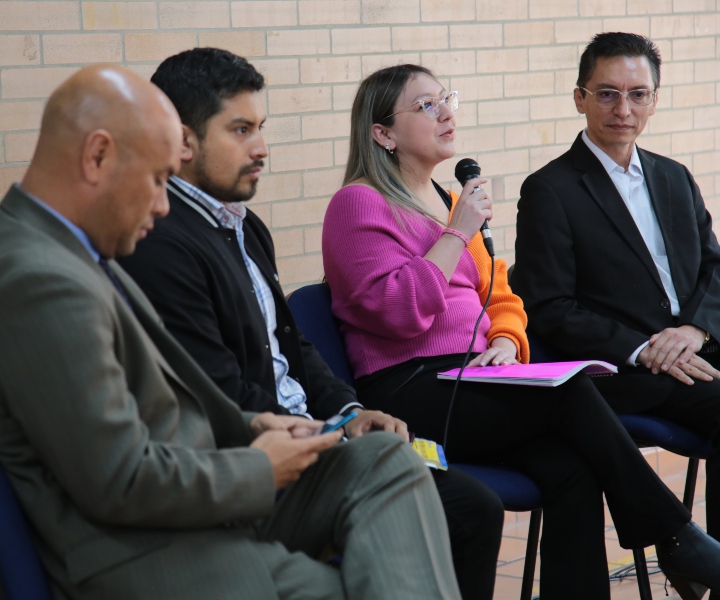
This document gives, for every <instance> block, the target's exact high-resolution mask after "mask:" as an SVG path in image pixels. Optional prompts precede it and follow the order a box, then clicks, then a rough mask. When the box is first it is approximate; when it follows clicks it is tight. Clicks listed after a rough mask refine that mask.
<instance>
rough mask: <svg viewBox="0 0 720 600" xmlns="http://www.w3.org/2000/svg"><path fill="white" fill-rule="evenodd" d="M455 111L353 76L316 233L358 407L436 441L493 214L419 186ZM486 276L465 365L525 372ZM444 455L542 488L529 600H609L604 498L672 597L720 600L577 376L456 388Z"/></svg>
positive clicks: (418, 78) (427, 77)
mask: <svg viewBox="0 0 720 600" xmlns="http://www.w3.org/2000/svg"><path fill="white" fill-rule="evenodd" d="M457 107H458V94H457V92H454V91H447V90H445V89H444V87H443V86H442V84H441V83H440V82H439V81H438V80H437V79H435V77H434V76H433V74H432V73H431V72H430V71H428V70H427V69H424V68H422V67H419V66H416V65H400V66H396V67H389V68H386V69H382V70H380V71H377V72H375V73H373V74H372V75H370V76H369V77H368V78H366V79H365V80H364V81H363V83H362V85H361V86H360V88H359V90H358V93H357V96H356V98H355V101H354V104H353V109H352V117H351V119H352V124H351V134H350V153H349V158H348V164H347V167H346V171H345V180H344V187H343V188H342V189H341V190H339V191H338V192H337V193H336V194H335V196H334V197H333V199H332V201H331V202H330V205H329V207H328V210H327V213H326V216H325V223H324V227H323V261H324V267H325V274H326V277H327V281H328V283H329V285H330V289H331V291H332V306H333V312H334V314H335V316H336V317H337V318H338V319H339V320H340V321H341V331H342V333H343V335H344V338H345V343H346V346H347V350H348V356H349V359H350V362H351V365H352V367H353V369H354V371H355V377H356V384H357V389H358V395H359V398H360V400H361V402H363V404H364V405H365V406H368V407H370V408H377V409H382V410H384V411H386V412H389V413H391V414H393V415H396V416H397V417H399V418H401V419H403V420H404V421H406V422H407V423H408V426H409V428H410V429H411V430H412V431H414V432H415V433H416V434H417V435H418V436H420V437H424V438H428V439H432V440H436V441H438V442H442V441H443V439H445V434H446V420H447V419H448V411H449V408H450V401H451V396H452V392H453V386H454V382H452V381H445V380H439V379H437V373H438V372H440V371H445V370H447V369H451V368H455V367H459V366H461V364H462V361H463V358H464V356H465V353H466V352H467V351H468V349H469V345H470V343H471V339H472V338H473V329H474V327H475V323H476V320H477V319H478V316H479V315H480V314H481V311H482V305H483V304H484V303H485V302H486V300H487V298H488V291H489V288H490V280H491V275H492V270H491V261H490V258H489V257H488V255H487V253H486V252H485V250H484V249H483V247H482V241H481V236H480V235H479V234H478V230H479V229H480V227H481V225H482V224H483V222H484V221H485V220H486V219H490V218H491V217H492V206H491V201H490V199H489V197H488V195H487V194H486V193H485V191H484V190H483V189H482V187H481V185H482V184H483V183H485V181H486V180H483V179H480V178H475V179H471V180H470V181H468V182H467V183H466V184H465V185H464V187H463V191H462V194H461V195H460V197H459V199H458V198H457V197H454V198H452V200H455V202H454V204H453V205H452V207H449V206H448V204H450V202H451V198H450V197H449V196H448V194H447V193H446V192H445V191H444V190H442V189H441V188H439V187H438V186H437V185H435V184H434V182H433V180H432V173H433V170H434V169H435V167H436V166H437V165H438V164H440V163H441V162H443V161H445V160H448V159H451V158H452V157H453V156H454V155H455V134H456V132H455V111H456V110H457ZM494 279H495V281H494V291H493V293H492V296H491V300H490V303H489V306H488V308H487V313H486V314H485V315H484V316H483V318H482V320H481V321H480V324H479V329H478V333H477V337H476V338H475V341H474V344H473V347H472V349H471V350H472V356H473V358H472V360H471V362H470V365H488V364H494V365H497V364H511V363H515V362H518V361H520V362H527V361H528V358H529V356H528V354H529V353H528V345H527V338H526V336H525V332H524V330H525V325H526V317H525V314H524V312H523V310H522V303H521V301H520V300H519V299H518V298H517V297H516V296H514V295H513V294H512V292H511V290H510V288H509V286H508V283H507V274H506V270H505V265H504V263H503V262H502V261H498V264H497V265H496V266H495V274H494ZM446 451H447V457H448V459H449V461H451V462H452V461H457V462H482V463H489V464H492V463H496V464H502V465H507V466H512V467H515V468H517V469H519V470H521V471H524V472H525V473H527V474H528V475H529V476H530V477H531V478H532V479H533V480H534V481H535V482H536V483H537V484H538V486H539V487H540V488H541V489H542V492H543V499H544V505H543V508H544V527H543V536H542V541H541V558H542V561H541V570H540V573H541V587H542V597H543V600H557V599H567V600H577V598H583V599H584V600H595V599H597V600H608V599H609V598H610V589H609V583H608V572H607V560H606V557H605V547H604V513H603V503H602V494H603V493H604V494H605V496H606V498H607V502H608V506H609V508H610V512H611V514H612V517H613V521H614V523H615V526H616V528H617V532H618V537H619V540H620V544H621V545H622V546H623V547H624V548H640V547H645V546H649V545H651V544H657V545H658V555H659V557H660V560H661V565H662V567H663V570H664V571H665V573H666V575H667V576H668V578H669V579H670V581H671V583H673V585H674V586H675V587H676V589H677V590H678V591H679V592H681V594H682V597H683V598H684V599H686V600H690V599H693V600H694V599H695V598H697V597H698V596H697V595H693V594H694V592H693V590H692V585H693V583H694V582H700V583H701V584H704V586H706V587H711V588H712V589H714V590H717V591H720V544H718V543H717V542H715V540H713V539H712V538H709V537H708V536H707V535H706V534H704V533H703V532H702V531H701V530H700V529H699V528H698V527H697V526H695V525H694V524H692V523H691V522H690V514H689V512H688V511H687V510H686V509H685V508H684V507H683V505H682V504H681V503H680V502H679V501H678V500H677V498H676V497H675V496H674V494H673V493H672V492H671V491H670V490H668V489H667V487H666V486H665V485H664V484H663V483H662V482H661V481H660V480H659V479H658V477H657V476H656V475H655V473H654V472H653V471H652V469H650V467H649V466H648V464H647V462H646V461H645V459H644V458H643V457H642V455H641V454H640V452H639V451H638V450H637V448H636V446H635V444H634V443H633V441H632V439H631V438H630V437H629V435H628V434H627V432H626V431H625V430H624V429H623V427H622V425H621V424H620V423H619V421H618V420H617V418H616V417H615V415H614V414H613V413H612V411H611V410H610V408H609V407H608V406H607V404H606V403H605V401H604V400H603V398H602V397H601V396H600V394H599V393H598V392H597V391H596V389H595V387H594V385H593V384H592V382H591V381H590V380H589V378H588V377H586V376H585V375H582V374H581V375H578V376H575V377H573V378H572V379H571V380H570V381H568V382H567V383H565V384H563V385H562V386H560V387H558V388H537V387H525V386H512V385H497V384H484V383H461V384H460V386H459V391H458V394H457V399H456V401H455V404H454V406H453V408H452V415H450V418H449V427H448V428H447V448H446ZM678 544H679V545H678ZM688 553H690V554H693V553H695V558H693V557H689V554H688ZM697 556H700V557H702V559H698V558H697Z"/></svg>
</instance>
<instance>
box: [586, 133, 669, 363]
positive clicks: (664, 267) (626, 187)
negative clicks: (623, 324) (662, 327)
mask: <svg viewBox="0 0 720 600" xmlns="http://www.w3.org/2000/svg"><path fill="white" fill-rule="evenodd" d="M582 139H583V142H585V144H586V145H587V147H588V148H590V151H591V152H592V153H593V154H594V155H595V156H597V158H598V160H599V161H600V162H601V163H602V166H603V167H604V168H605V170H606V171H607V174H608V175H609V176H610V179H612V182H613V183H614V184H615V187H616V188H617V191H618V193H619V194H620V196H621V197H622V199H623V202H625V206H627V208H628V210H629V211H630V214H631V215H632V218H633V220H634V221H635V225H636V226H637V228H638V230H639V231H640V235H641V236H642V238H643V240H644V241H645V245H646V246H647V249H648V251H649V252H650V255H651V256H652V259H653V262H654V263H655V267H656V268H657V270H658V275H660V281H661V282H662V284H663V288H664V289H665V294H666V295H667V297H668V300H670V310H671V312H672V314H673V316H675V317H677V316H678V315H679V314H680V303H679V302H678V298H677V292H676V291H675V286H674V285H673V280H672V275H671V274H670V263H669V262H668V257H667V250H666V249H665V240H664V239H663V236H662V231H660V225H659V224H658V220H657V216H656V215H655V211H654V210H653V207H652V203H651V202H650V192H648V187H647V183H646V181H645V175H644V173H643V169H642V164H641V163H640V157H639V156H638V151H637V146H634V147H633V153H632V157H631V158H630V167H629V168H628V170H627V171H625V169H624V168H623V167H621V166H620V165H618V164H617V163H616V162H615V161H614V160H613V159H612V158H610V157H609V156H608V155H607V154H606V153H605V152H603V151H602V150H601V149H600V148H599V147H598V146H596V145H595V144H594V143H593V142H592V141H591V140H590V138H589V137H588V135H587V129H586V130H585V131H583V133H582ZM647 345H648V342H645V343H644V344H642V345H641V346H640V347H639V348H637V349H636V350H635V352H633V353H632V354H631V355H630V357H629V358H628V360H627V363H628V364H629V365H632V366H634V365H635V364H636V361H637V356H638V354H640V352H641V351H642V349H643V348H644V347H645V346H647Z"/></svg>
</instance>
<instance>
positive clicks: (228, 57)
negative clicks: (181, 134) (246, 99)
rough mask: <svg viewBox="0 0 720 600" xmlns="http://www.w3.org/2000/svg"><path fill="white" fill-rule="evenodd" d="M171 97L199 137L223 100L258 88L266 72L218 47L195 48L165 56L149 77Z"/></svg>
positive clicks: (185, 120)
mask: <svg viewBox="0 0 720 600" xmlns="http://www.w3.org/2000/svg"><path fill="white" fill-rule="evenodd" d="M150 81H152V82H153V83H154V84H155V85H156V86H158V87H159V88H160V89H161V90H162V91H163V92H165V94H166V95H167V96H168V98H170V100H171V101H172V103H173V104H174V105H175V108H176V109H177V111H178V114H179V115H180V120H181V121H182V122H183V124H184V125H187V126H188V127H189V128H190V129H192V130H193V131H194V132H195V134H196V135H197V136H198V138H199V139H200V140H202V139H203V138H204V137H205V132H206V130H207V122H208V120H209V119H210V118H211V117H212V116H214V115H216V114H217V113H219V112H220V110H221V109H222V101H223V100H225V99H227V98H232V97H234V96H236V95H237V94H239V93H240V92H253V91H254V92H258V91H260V90H261V89H262V88H263V86H264V85H265V79H264V78H263V76H262V75H261V74H260V73H258V72H257V71H256V70H255V67H253V66H252V65H251V64H250V63H249V62H248V61H247V60H245V59H244V58H242V57H241V56H237V55H235V54H233V53H232V52H228V51H227V50H220V49H219V48H193V49H192V50H186V51H184V52H180V54H176V55H175V56H171V57H170V58H166V59H165V60H164V61H163V62H162V63H160V66H159V67H158V68H157V70H156V71H155V73H154V74H153V76H152V77H151V78H150Z"/></svg>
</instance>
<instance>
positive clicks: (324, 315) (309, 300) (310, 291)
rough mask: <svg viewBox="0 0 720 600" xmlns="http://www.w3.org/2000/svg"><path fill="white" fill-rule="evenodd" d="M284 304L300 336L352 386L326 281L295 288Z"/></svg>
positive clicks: (350, 370) (332, 369)
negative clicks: (291, 315)
mask: <svg viewBox="0 0 720 600" xmlns="http://www.w3.org/2000/svg"><path fill="white" fill-rule="evenodd" d="M288 304H289V305H290V310H291V311H292V313H293V317H295V322H296V323H297V326H298V327H299V328H300V331H301V332H302V334H303V336H304V337H305V338H306V339H307V340H309V341H310V342H312V344H313V346H315V348H316V349H317V351H318V352H319V353H320V356H322V358H323V360H324V361H325V362H326V363H327V365H328V366H329V367H330V370H331V371H332V372H333V374H334V375H335V377H339V378H340V379H342V380H344V381H345V382H346V383H348V384H350V385H354V378H353V374H352V369H351V368H350V363H349V362H348V358H347V353H346V352H345V343H344V342H343V339H342V335H340V330H339V329H338V324H337V321H336V320H335V318H334V317H333V315H332V300H331V298H330V288H329V287H328V286H327V284H325V283H314V284H311V285H306V286H305V287H301V288H300V289H297V290H295V291H294V292H292V294H290V297H289V298H288Z"/></svg>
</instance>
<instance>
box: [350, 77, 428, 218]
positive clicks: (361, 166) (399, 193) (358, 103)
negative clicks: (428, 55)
mask: <svg viewBox="0 0 720 600" xmlns="http://www.w3.org/2000/svg"><path fill="white" fill-rule="evenodd" d="M420 74H425V75H429V76H430V77H432V78H433V79H435V75H434V74H433V73H432V71H430V70H429V69H426V68H425V67H421V66H419V65H411V64H406V65H397V66H394V67H387V68H385V69H380V70H379V71H375V72H374V73H372V74H371V75H368V76H367V77H366V78H365V80H364V81H363V82H362V83H361V84H360V88H359V89H358V91H357V94H356V95H355V100H354V101H353V106H352V113H351V116H350V153H349V155H348V161H347V166H346V167H345V178H344V180H343V185H348V184H350V183H352V182H353V181H356V180H358V179H364V180H365V181H366V182H367V183H368V184H369V185H371V186H372V187H374V188H375V189H376V190H377V191H378V192H380V193H381V194H382V195H383V196H384V197H385V199H386V200H387V202H388V204H390V208H391V209H392V211H393V214H394V215H395V218H396V219H397V220H398V222H399V223H400V224H402V220H401V219H400V213H399V211H398V209H400V210H403V211H408V212H419V213H421V214H422V215H424V216H426V217H427V218H429V219H431V220H433V221H437V218H436V217H435V216H434V215H433V214H431V213H430V212H429V211H428V210H427V209H426V208H424V207H423V203H422V202H421V200H420V199H419V198H417V197H416V196H415V195H414V194H413V193H412V191H411V190H410V188H409V187H408V185H407V183H406V182H405V179H404V178H403V176H402V173H401V172H400V159H399V158H398V154H397V152H396V153H394V154H390V153H389V152H388V151H387V150H386V149H385V148H383V147H382V146H380V145H379V144H378V143H377V142H376V141H375V139H374V138H373V136H372V126H373V125H374V124H375V123H378V124H380V125H383V126H385V127H392V126H393V124H394V123H395V117H394V116H392V117H388V115H391V114H392V113H393V112H395V110H394V109H395V104H396V103H397V100H398V98H399V97H400V94H402V91H403V90H404V89H405V86H406V85H407V83H408V82H409V81H411V80H412V79H414V78H415V77H417V76H418V75H420Z"/></svg>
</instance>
